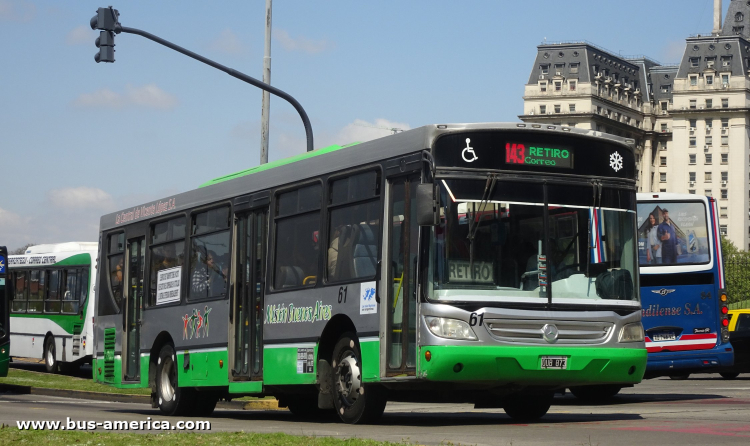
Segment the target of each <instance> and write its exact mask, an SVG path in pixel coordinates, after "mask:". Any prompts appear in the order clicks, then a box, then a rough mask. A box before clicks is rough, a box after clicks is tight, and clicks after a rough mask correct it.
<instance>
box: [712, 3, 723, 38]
mask: <svg viewBox="0 0 750 446" xmlns="http://www.w3.org/2000/svg"><path fill="white" fill-rule="evenodd" d="M719 34H721V0H714V35H715V36H718V35H719Z"/></svg>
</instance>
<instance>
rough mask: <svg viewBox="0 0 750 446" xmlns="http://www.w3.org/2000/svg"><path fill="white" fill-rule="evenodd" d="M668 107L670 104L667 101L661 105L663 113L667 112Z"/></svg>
mask: <svg viewBox="0 0 750 446" xmlns="http://www.w3.org/2000/svg"><path fill="white" fill-rule="evenodd" d="M668 106H669V103H668V102H666V101H664V102H662V103H661V111H662V112H666V111H667V107H668Z"/></svg>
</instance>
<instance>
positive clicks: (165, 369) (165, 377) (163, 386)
mask: <svg viewBox="0 0 750 446" xmlns="http://www.w3.org/2000/svg"><path fill="white" fill-rule="evenodd" d="M174 378H175V373H174V361H172V357H171V356H169V357H167V358H164V365H163V366H162V368H161V379H160V380H159V393H161V398H162V399H163V400H164V401H172V400H173V399H174V389H175V387H177V385H176V384H177V383H175V382H174Z"/></svg>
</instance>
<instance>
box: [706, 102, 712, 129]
mask: <svg viewBox="0 0 750 446" xmlns="http://www.w3.org/2000/svg"><path fill="white" fill-rule="evenodd" d="M708 101H710V99H706V107H708ZM709 108H710V107H709ZM713 127H714V122H713V121H712V120H711V119H706V130H710V129H712V128H713Z"/></svg>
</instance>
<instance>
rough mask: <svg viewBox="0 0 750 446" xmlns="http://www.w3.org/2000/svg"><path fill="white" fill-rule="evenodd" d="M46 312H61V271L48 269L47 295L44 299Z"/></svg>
mask: <svg viewBox="0 0 750 446" xmlns="http://www.w3.org/2000/svg"><path fill="white" fill-rule="evenodd" d="M44 312H45V313H59V312H60V271H58V270H52V271H47V295H46V296H45V299H44Z"/></svg>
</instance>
